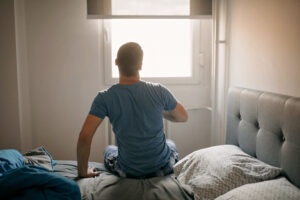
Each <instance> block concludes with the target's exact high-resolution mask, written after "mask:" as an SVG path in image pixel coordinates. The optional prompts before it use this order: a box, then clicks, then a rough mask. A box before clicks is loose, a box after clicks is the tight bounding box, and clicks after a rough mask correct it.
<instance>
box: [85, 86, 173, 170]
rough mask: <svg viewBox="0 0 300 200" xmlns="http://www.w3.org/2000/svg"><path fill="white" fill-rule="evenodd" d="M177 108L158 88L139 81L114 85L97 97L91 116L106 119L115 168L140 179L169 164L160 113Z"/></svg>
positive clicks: (165, 93) (171, 99) (166, 93)
mask: <svg viewBox="0 0 300 200" xmlns="http://www.w3.org/2000/svg"><path fill="white" fill-rule="evenodd" d="M176 105H177V101H176V99H175V98H174V96H173V95H172V94H171V93H170V92H169V90H168V89H167V88H165V87H164V86H162V85H160V84H154V83H149V82H144V81H139V82H137V83H136V84H132V85H123V84H115V85H113V86H112V87H110V88H109V89H108V90H104V91H101V92H99V93H98V95H97V96H96V98H95V99H94V102H93V104H92V107H91V110H90V114H92V115H95V116H97V117H100V118H102V119H104V118H105V117H106V116H108V118H109V120H110V123H111V124H112V127H113V131H114V133H115V136H116V140H117V145H118V151H119V152H118V153H119V156H118V164H119V167H120V168H121V169H122V170H123V171H124V172H125V173H127V174H130V175H133V176H142V175H145V174H149V173H152V172H155V171H157V170H159V169H160V168H161V167H163V166H165V165H166V164H167V163H168V162H169V158H170V149H169V147H168V145H167V144H166V138H165V134H164V129H163V111H164V110H165V111H171V110H173V109H174V108H175V107H176Z"/></svg>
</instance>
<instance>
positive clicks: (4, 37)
mask: <svg viewBox="0 0 300 200" xmlns="http://www.w3.org/2000/svg"><path fill="white" fill-rule="evenodd" d="M0 27H1V28H0V36H1V37H0V149H7V148H15V149H18V150H20V144H21V141H20V140H21V139H20V126H19V110H18V107H19V106H18V80H17V62H16V40H15V21H14V2H13V1H11V0H1V1H0Z"/></svg>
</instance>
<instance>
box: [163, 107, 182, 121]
mask: <svg viewBox="0 0 300 200" xmlns="http://www.w3.org/2000/svg"><path fill="white" fill-rule="evenodd" d="M163 115H164V118H165V119H167V120H170V121H172V122H186V121H187V120H188V114H187V112H186V110H185V109H184V107H183V106H182V105H181V104H180V103H179V102H177V105H176V107H175V108H174V109H173V110H171V111H170V112H167V111H164V112H163Z"/></svg>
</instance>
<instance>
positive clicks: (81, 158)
mask: <svg viewBox="0 0 300 200" xmlns="http://www.w3.org/2000/svg"><path fill="white" fill-rule="evenodd" d="M102 121H103V119H101V118H99V117H96V116H94V115H90V114H89V115H88V116H87V118H86V120H85V122H84V124H83V127H82V130H81V132H80V135H79V138H78V142H77V165H78V166H77V168H78V176H79V177H93V176H96V175H97V172H95V170H94V169H93V168H91V169H90V168H88V160H89V156H90V150H91V143H92V139H93V136H94V134H95V131H96V129H97V128H98V126H99V125H100V123H101V122H102Z"/></svg>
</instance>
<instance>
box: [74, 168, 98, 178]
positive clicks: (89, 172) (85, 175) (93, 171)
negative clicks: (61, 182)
mask: <svg viewBox="0 0 300 200" xmlns="http://www.w3.org/2000/svg"><path fill="white" fill-rule="evenodd" d="M98 174H100V172H99V171H97V170H96V168H94V167H88V169H87V171H86V172H85V173H84V172H82V173H81V174H78V176H79V177H80V178H91V177H95V176H97V175H98Z"/></svg>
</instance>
